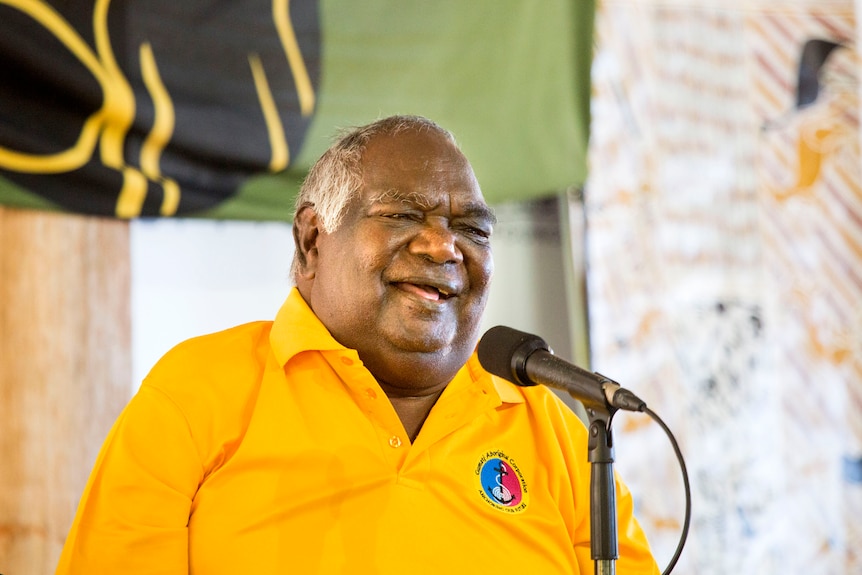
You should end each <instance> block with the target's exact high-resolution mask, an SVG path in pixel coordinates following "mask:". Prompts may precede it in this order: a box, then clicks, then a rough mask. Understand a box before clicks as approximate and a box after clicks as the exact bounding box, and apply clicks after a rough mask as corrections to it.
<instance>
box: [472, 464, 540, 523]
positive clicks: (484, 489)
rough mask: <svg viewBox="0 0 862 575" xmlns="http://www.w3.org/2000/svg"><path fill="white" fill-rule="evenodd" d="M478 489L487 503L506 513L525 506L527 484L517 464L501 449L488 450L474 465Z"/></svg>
mask: <svg viewBox="0 0 862 575" xmlns="http://www.w3.org/2000/svg"><path fill="white" fill-rule="evenodd" d="M476 475H477V476H478V480H479V485H480V490H479V493H480V495H481V496H482V499H484V500H485V501H486V502H487V503H489V504H491V505H492V506H493V507H495V508H497V509H499V510H501V511H506V512H508V513H520V512H521V511H523V510H524V509H526V508H527V484H526V482H525V481H524V476H523V475H522V474H521V470H520V469H519V468H518V465H517V464H516V463H515V462H514V461H513V460H512V458H511V457H509V456H508V455H506V454H505V453H503V452H501V451H490V452H488V453H486V454H485V455H484V456H482V457H481V458H480V459H479V463H478V465H477V466H476Z"/></svg>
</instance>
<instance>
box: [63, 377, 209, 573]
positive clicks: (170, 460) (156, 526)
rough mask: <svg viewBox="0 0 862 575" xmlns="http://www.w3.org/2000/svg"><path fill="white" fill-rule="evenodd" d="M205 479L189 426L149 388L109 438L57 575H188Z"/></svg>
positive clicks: (130, 406)
mask: <svg viewBox="0 0 862 575" xmlns="http://www.w3.org/2000/svg"><path fill="white" fill-rule="evenodd" d="M202 477H203V466H202V464H201V457H200V455H199V453H198V450H197V448H196V446H195V443H194V441H193V438H192V435H191V433H190V430H189V425H188V422H187V420H186V418H185V417H184V415H183V413H182V412H181V411H180V409H179V408H178V407H177V405H176V404H175V403H174V402H173V401H172V400H171V399H170V398H169V397H168V396H167V395H165V394H164V393H163V392H162V391H160V390H158V389H156V388H153V387H150V386H147V384H146V383H145V384H144V385H143V386H142V387H141V389H140V391H139V392H138V393H137V395H135V397H134V398H132V400H131V401H130V402H129V404H128V405H127V406H126V408H125V410H124V411H123V413H122V414H121V415H120V417H119V418H118V419H117V421H116V423H115V424H114V427H113V428H112V429H111V431H110V433H109V434H108V437H107V439H106V440H105V443H104V445H103V446H102V449H101V452H100V453H99V456H98V458H97V460H96V464H95V467H94V469H93V471H92V473H91V475H90V478H89V481H88V483H87V487H86V488H85V490H84V493H83V495H82V497H81V501H80V503H79V506H78V511H77V514H76V516H75V520H74V522H73V524H72V528H71V530H70V532H69V535H68V537H67V539H66V544H65V546H64V548H63V552H62V554H61V557H60V563H59V566H58V568H57V571H56V575H79V574H81V575H83V574H87V575H102V574H106V575H107V574H116V573H123V574H124V575H135V574H143V573H147V574H151V575H152V574H157V575H188V569H189V567H188V566H189V561H188V523H189V514H190V510H191V504H192V499H193V498H194V495H195V492H196V490H197V488H198V485H199V484H200V481H201V480H202Z"/></svg>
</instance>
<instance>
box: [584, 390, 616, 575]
mask: <svg viewBox="0 0 862 575" xmlns="http://www.w3.org/2000/svg"><path fill="white" fill-rule="evenodd" d="M616 410H617V408H615V407H609V406H597V405H595V404H594V405H590V406H589V407H587V409H586V411H587V416H588V419H589V423H590V428H589V434H590V438H589V444H588V446H589V452H588V455H589V460H590V463H591V470H590V471H591V475H590V550H591V552H592V559H593V561H594V562H595V575H614V573H615V572H616V564H615V563H614V561H616V560H617V559H618V558H619V547H618V545H617V509H616V506H617V499H616V485H615V483H614V446H613V437H612V435H611V418H612V417H613V414H614V413H615V412H616Z"/></svg>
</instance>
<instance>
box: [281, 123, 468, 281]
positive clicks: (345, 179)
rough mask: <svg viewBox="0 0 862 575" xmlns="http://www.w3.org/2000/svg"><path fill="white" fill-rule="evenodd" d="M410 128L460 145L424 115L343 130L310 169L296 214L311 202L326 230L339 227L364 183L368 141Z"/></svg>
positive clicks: (294, 273) (296, 257) (296, 258)
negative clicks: (364, 160) (349, 205)
mask: <svg viewBox="0 0 862 575" xmlns="http://www.w3.org/2000/svg"><path fill="white" fill-rule="evenodd" d="M409 130H416V131H425V130H428V131H434V132H437V133H439V134H441V135H442V136H444V137H445V138H446V139H448V140H449V141H450V142H452V144H453V145H455V147H458V143H457V142H456V141H455V136H453V135H452V133H451V132H449V131H448V130H446V129H445V128H442V127H441V126H439V125H438V124H436V123H435V122H433V121H431V120H429V119H427V118H423V117H422V116H389V117H388V118H383V119H381V120H377V121H376V122H372V123H370V124H367V125H365V126H359V127H356V128H353V129H350V130H348V131H346V132H342V134H341V135H340V137H339V138H338V140H337V141H336V142H335V143H334V144H333V145H332V146H331V147H330V148H329V149H328V150H326V152H324V153H323V155H322V156H321V157H320V158H319V159H318V160H317V162H315V163H314V165H313V166H312V167H311V170H309V172H308V175H307V176H306V178H305V181H303V183H302V187H300V189H299V195H298V196H297V198H296V206H295V208H294V216H295V215H296V213H297V212H298V211H299V210H300V209H301V208H303V207H305V206H311V207H312V208H313V209H314V211H315V212H316V213H317V216H318V218H320V221H321V225H322V227H323V231H324V232H326V233H332V232H334V231H336V230H337V229H338V227H339V226H340V225H341V220H342V219H343V217H344V213H345V212H346V211H347V206H348V204H349V203H350V200H351V199H353V198H354V197H355V196H356V194H357V193H358V192H359V189H360V188H361V187H362V156H363V154H364V153H365V148H366V147H367V146H368V142H370V141H371V140H372V139H373V138H375V137H376V136H379V135H381V134H385V135H388V136H394V135H396V134H399V133H401V132H406V131H409ZM297 248H298V246H297ZM301 258H302V255H301V254H300V253H299V250H298V249H297V250H296V252H295V253H294V257H293V263H292V265H291V277H293V278H294V279H295V278H296V277H297V273H298V272H299V265H300V263H303V262H301V261H300V260H301Z"/></svg>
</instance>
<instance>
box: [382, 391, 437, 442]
mask: <svg viewBox="0 0 862 575" xmlns="http://www.w3.org/2000/svg"><path fill="white" fill-rule="evenodd" d="M443 389H444V388H440V389H439V390H436V391H434V392H433V393H430V394H426V395H409V396H405V395H397V394H392V393H389V392H388V391H387V396H388V397H389V401H390V402H391V403H392V407H393V408H395V413H397V414H398V418H399V419H400V420H401V424H402V425H403V426H404V430H405V431H406V432H407V435H408V436H409V437H410V441H411V442H413V441H415V439H416V436H417V435H419V430H421V429H422V424H423V423H425V420H426V419H427V418H428V414H429V413H431V408H433V407H434V404H435V403H437V398H439V397H440V394H441V393H443Z"/></svg>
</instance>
